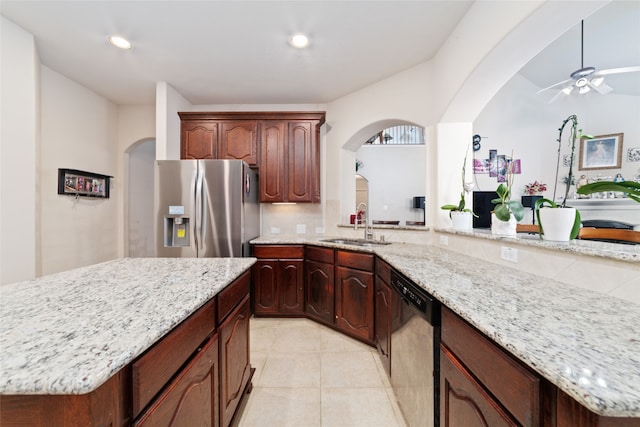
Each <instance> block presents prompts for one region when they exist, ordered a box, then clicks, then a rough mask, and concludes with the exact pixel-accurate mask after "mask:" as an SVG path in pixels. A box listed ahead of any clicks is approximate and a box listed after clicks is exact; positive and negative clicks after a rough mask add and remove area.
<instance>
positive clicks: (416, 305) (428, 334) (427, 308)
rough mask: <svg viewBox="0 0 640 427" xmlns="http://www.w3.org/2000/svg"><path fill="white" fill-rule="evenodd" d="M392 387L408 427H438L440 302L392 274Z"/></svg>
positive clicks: (414, 285)
mask: <svg viewBox="0 0 640 427" xmlns="http://www.w3.org/2000/svg"><path fill="white" fill-rule="evenodd" d="M391 287H392V288H393V290H394V293H395V295H394V298H398V299H399V300H398V303H397V304H394V305H395V307H396V308H395V310H396V311H397V312H396V313H393V318H394V319H395V322H394V323H395V324H394V325H393V326H392V332H391V386H392V387H393V391H394V393H395V395H396V398H397V400H398V405H399V406H400V409H401V410H402V414H403V415H404V418H405V421H406V422H407V424H408V425H409V427H418V426H420V427H423V426H439V424H440V420H439V412H440V411H439V409H440V408H439V404H440V401H439V395H440V393H439V384H440V381H439V377H440V360H439V357H438V355H439V354H440V352H439V346H440V302H439V301H437V300H436V299H435V298H434V297H433V296H432V295H430V294H429V293H427V292H426V291H425V290H424V289H422V288H420V287H419V286H418V285H416V284H415V283H413V282H412V281H411V280H409V279H407V278H406V277H405V276H403V275H402V274H400V273H398V272H397V271H395V270H392V271H391Z"/></svg>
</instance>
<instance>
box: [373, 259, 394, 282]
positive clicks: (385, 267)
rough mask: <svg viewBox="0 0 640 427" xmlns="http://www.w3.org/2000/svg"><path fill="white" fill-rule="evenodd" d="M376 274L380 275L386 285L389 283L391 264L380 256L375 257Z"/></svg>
mask: <svg viewBox="0 0 640 427" xmlns="http://www.w3.org/2000/svg"><path fill="white" fill-rule="evenodd" d="M376 276H378V277H380V278H381V279H382V280H383V281H384V282H385V283H386V284H387V285H388V284H390V283H391V266H390V265H389V264H387V263H386V262H384V261H383V260H382V259H380V258H376Z"/></svg>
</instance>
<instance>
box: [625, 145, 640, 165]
mask: <svg viewBox="0 0 640 427" xmlns="http://www.w3.org/2000/svg"><path fill="white" fill-rule="evenodd" d="M627 162H640V147H633V148H629V149H628V150H627Z"/></svg>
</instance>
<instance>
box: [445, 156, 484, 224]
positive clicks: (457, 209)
mask: <svg viewBox="0 0 640 427" xmlns="http://www.w3.org/2000/svg"><path fill="white" fill-rule="evenodd" d="M468 151H469V150H468V148H467V153H468ZM466 170H467V154H465V155H464V161H463V162H462V191H461V192H460V201H459V202H458V204H457V205H442V206H440V209H443V210H445V211H449V218H451V225H452V228H453V229H454V230H463V231H465V230H466V231H468V230H471V229H472V228H473V218H472V216H476V214H474V213H473V211H472V210H471V209H469V208H467V207H465V206H466V203H465V200H464V196H465V194H466V193H467V192H469V191H470V190H471V188H472V184H465V182H464V178H465V175H466Z"/></svg>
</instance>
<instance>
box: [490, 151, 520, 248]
mask: <svg viewBox="0 0 640 427" xmlns="http://www.w3.org/2000/svg"><path fill="white" fill-rule="evenodd" d="M511 158H512V159H513V154H511ZM505 178H506V182H502V183H500V185H498V188H497V189H496V193H498V198H497V199H493V200H492V201H491V203H493V204H495V205H496V207H495V208H494V209H493V212H492V213H491V233H492V234H496V235H506V236H515V235H516V224H517V222H518V221H520V220H521V219H522V218H524V206H522V203H521V202H520V201H519V200H511V189H512V187H513V166H512V162H509V163H508V164H507V169H506V174H505Z"/></svg>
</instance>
